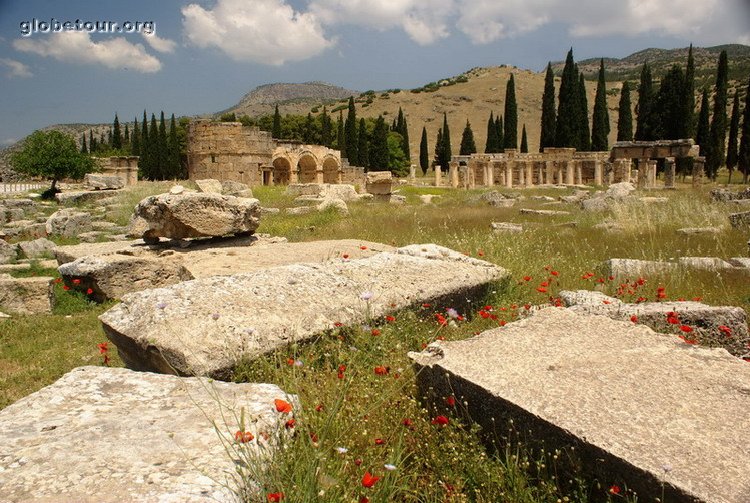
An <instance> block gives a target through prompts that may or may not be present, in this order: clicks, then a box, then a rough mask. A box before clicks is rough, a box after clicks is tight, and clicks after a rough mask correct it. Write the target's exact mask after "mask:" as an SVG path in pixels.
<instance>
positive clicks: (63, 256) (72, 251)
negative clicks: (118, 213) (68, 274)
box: [54, 239, 148, 265]
mask: <svg viewBox="0 0 750 503" xmlns="http://www.w3.org/2000/svg"><path fill="white" fill-rule="evenodd" d="M143 248H148V247H147V246H146V245H145V243H144V242H143V240H142V239H134V240H130V241H103V242H101V243H82V244H79V245H64V246H58V247H57V248H55V250H54V255H55V259H56V260H57V264H58V265H63V264H66V263H68V262H73V261H74V260H76V259H79V258H81V257H87V256H96V255H107V254H110V253H118V252H124V253H126V254H127V253H129V254H133V253H136V252H137V250H140V249H143Z"/></svg>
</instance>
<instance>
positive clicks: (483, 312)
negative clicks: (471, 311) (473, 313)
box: [479, 310, 490, 320]
mask: <svg viewBox="0 0 750 503" xmlns="http://www.w3.org/2000/svg"><path fill="white" fill-rule="evenodd" d="M479 316H481V317H482V318H484V319H485V320H486V319H487V318H489V317H490V313H488V312H487V311H485V310H482V311H479Z"/></svg>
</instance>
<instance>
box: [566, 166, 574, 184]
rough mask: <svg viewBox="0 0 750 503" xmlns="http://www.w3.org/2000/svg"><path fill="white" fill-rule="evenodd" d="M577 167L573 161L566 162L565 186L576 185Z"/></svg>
mask: <svg viewBox="0 0 750 503" xmlns="http://www.w3.org/2000/svg"><path fill="white" fill-rule="evenodd" d="M574 175H575V167H574V166H573V161H565V185H573V184H575V178H574Z"/></svg>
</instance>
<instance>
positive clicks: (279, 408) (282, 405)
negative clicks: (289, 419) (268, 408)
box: [273, 398, 292, 414]
mask: <svg viewBox="0 0 750 503" xmlns="http://www.w3.org/2000/svg"><path fill="white" fill-rule="evenodd" d="M273 403H274V405H275V406H276V412H281V413H283V414H289V413H290V412H292V404H290V403H289V402H287V401H284V400H281V399H279V398H277V399H275V400H274V401H273Z"/></svg>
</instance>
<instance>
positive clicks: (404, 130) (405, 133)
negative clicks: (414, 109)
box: [398, 107, 411, 161]
mask: <svg viewBox="0 0 750 503" xmlns="http://www.w3.org/2000/svg"><path fill="white" fill-rule="evenodd" d="M399 110H401V107H399ZM398 133H399V134H400V135H401V149H402V150H403V151H404V156H405V157H406V160H407V161H411V152H409V150H410V149H409V124H408V123H407V121H406V115H404V116H403V120H402V122H401V130H400V131H398Z"/></svg>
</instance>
